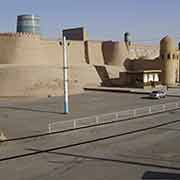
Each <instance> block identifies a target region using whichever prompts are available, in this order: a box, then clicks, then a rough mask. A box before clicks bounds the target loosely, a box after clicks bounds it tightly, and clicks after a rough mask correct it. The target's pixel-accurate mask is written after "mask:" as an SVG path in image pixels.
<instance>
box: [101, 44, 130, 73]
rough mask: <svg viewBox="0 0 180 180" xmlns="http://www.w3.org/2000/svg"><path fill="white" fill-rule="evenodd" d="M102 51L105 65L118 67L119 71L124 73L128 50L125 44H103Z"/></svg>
mask: <svg viewBox="0 0 180 180" xmlns="http://www.w3.org/2000/svg"><path fill="white" fill-rule="evenodd" d="M102 49H103V56H104V61H105V64H107V65H114V66H119V69H120V71H122V72H124V71H126V67H125V61H126V60H127V59H128V50H127V47H126V45H125V43H123V42H118V41H117V42H114V41H107V42H103V45H102Z"/></svg>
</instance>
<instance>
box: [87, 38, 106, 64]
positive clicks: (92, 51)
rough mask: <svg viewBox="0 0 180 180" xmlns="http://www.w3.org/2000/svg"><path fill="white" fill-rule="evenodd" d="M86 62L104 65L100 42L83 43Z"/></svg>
mask: <svg viewBox="0 0 180 180" xmlns="http://www.w3.org/2000/svg"><path fill="white" fill-rule="evenodd" d="M85 52H86V62H87V63H89V64H99V65H103V64H104V57H103V51H102V41H86V42H85Z"/></svg>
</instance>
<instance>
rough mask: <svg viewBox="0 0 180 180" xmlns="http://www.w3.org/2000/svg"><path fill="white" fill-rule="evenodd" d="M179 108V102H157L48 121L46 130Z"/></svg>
mask: <svg viewBox="0 0 180 180" xmlns="http://www.w3.org/2000/svg"><path fill="white" fill-rule="evenodd" d="M177 108H180V102H170V103H166V104H157V105H152V106H145V107H143V108H136V109H129V110H125V111H119V112H114V113H108V114H100V115H96V116H89V117H83V118H79V119H72V120H66V121H58V122H52V123H51V122H50V123H49V124H48V132H49V133H51V132H56V131H63V130H68V129H77V128H81V127H87V126H91V125H98V124H99V125H100V124H103V123H110V122H114V121H120V120H125V119H129V118H135V117H141V116H144V115H151V114H155V113H158V112H164V111H167V110H173V109H177Z"/></svg>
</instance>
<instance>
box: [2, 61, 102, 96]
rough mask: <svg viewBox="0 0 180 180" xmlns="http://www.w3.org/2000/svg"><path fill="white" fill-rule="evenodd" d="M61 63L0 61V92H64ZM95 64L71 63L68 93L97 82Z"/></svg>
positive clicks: (14, 94)
mask: <svg viewBox="0 0 180 180" xmlns="http://www.w3.org/2000/svg"><path fill="white" fill-rule="evenodd" d="M62 73H63V68H62V66H46V65H44V66H43V65H39V66H37V65H35V66H30V65H28V66H27V65H0V84H1V88H0V96H47V95H53V96H55V95H63V74H62ZM99 82H100V78H99V77H98V75H97V73H96V71H95V68H94V67H93V66H90V65H81V66H70V68H69V93H70V94H76V93H82V92H83V87H84V86H85V85H86V84H94V83H96V84H98V83H99Z"/></svg>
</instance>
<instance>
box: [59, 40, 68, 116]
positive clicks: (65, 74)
mask: <svg viewBox="0 0 180 180" xmlns="http://www.w3.org/2000/svg"><path fill="white" fill-rule="evenodd" d="M59 44H60V45H62V46H63V82H64V114H68V113H69V97H68V62H67V61H68V58H67V45H68V44H67V41H66V37H65V36H63V43H61V42H59Z"/></svg>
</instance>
